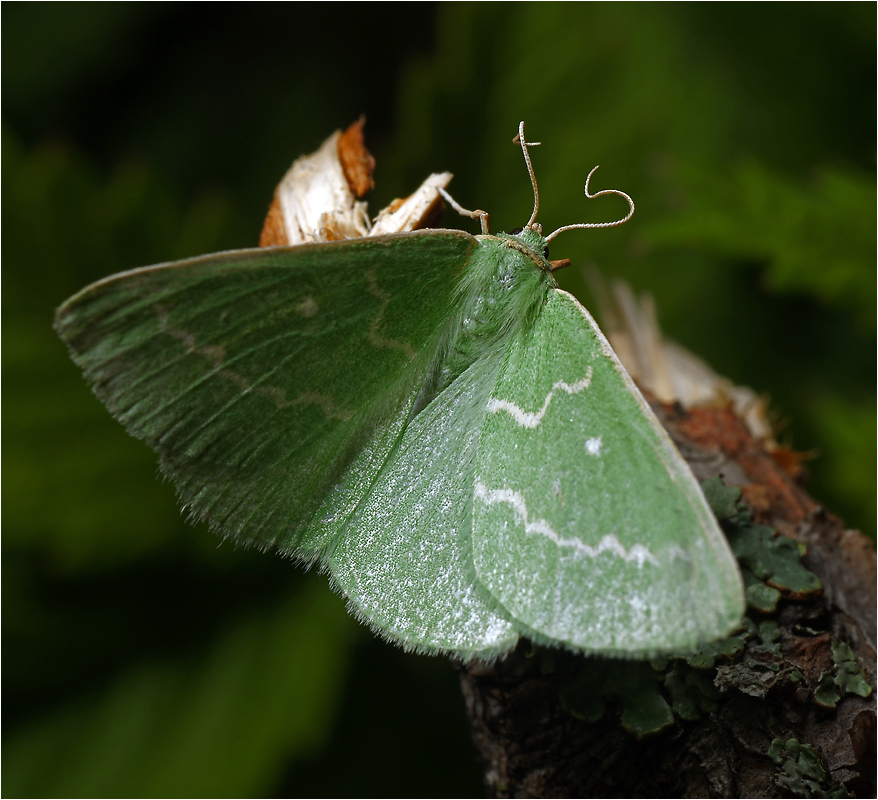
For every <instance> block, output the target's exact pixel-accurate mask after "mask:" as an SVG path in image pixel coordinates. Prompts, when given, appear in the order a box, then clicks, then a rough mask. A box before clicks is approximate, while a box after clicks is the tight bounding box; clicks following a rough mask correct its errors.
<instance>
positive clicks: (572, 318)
mask: <svg viewBox="0 0 878 800" xmlns="http://www.w3.org/2000/svg"><path fill="white" fill-rule="evenodd" d="M516 141H519V142H520V144H521V146H522V150H523V152H524V156H525V160H526V163H527V166H528V170H529V172H530V173H531V179H532V181H533V184H534V194H535V197H538V195H537V192H536V182H535V180H534V179H533V170H532V167H531V163H530V157H529V155H528V150H527V145H528V143H526V142H525V141H524V135H523V126H522V127H521V128H520V130H519V137H516ZM439 191H442V190H441V189H440V190H439ZM443 193H444V192H443ZM585 193H586V196H587V197H595V196H597V195H599V194H602V193H603V192H598V193H596V194H593V195H590V194H589V192H588V181H586V189H585ZM616 193H617V194H622V193H621V192H616ZM623 196H624V197H626V199H628V201H629V203H630V204H631V212H633V210H634V207H633V203H631V201H630V198H627V195H623ZM449 199H450V198H449ZM451 202H452V204H453V205H454V207H455V208H457V209H458V210H459V211H461V212H463V213H467V214H470V215H472V216H474V217H476V218H479V219H480V220H481V222H482V233H481V235H478V236H473V235H470V234H469V233H466V232H463V231H459V230H438V229H437V230H422V231H414V232H407V233H397V234H391V235H386V236H368V237H366V238H358V239H347V240H342V241H330V242H322V243H313V244H299V245H295V246H292V247H289V246H288V247H268V248H259V249H251V250H237V251H232V252H225V253H217V254H213V255H208V256H203V257H200V258H193V259H188V260H185V261H179V262H175V263H169V264H160V265H158V266H153V267H146V268H143V269H136V270H132V271H129V272H123V273H121V274H119V275H114V276H112V277H109V278H106V279H104V280H101V281H98V282H97V283H95V284H93V285H91V286H89V287H87V288H86V289H83V290H82V291H81V292H79V293H78V294H76V295H75V296H73V297H72V298H70V299H69V300H68V301H67V302H65V303H64V304H63V305H62V306H61V307H60V308H59V309H58V311H57V314H56V319H55V328H56V330H57V331H58V333H59V335H60V336H61V338H62V339H63V340H64V341H65V342H66V343H67V345H68V347H69V349H70V352H71V355H72V357H73V360H74V361H75V362H76V363H77V364H78V365H79V366H80V367H81V368H82V370H83V372H84V373H85V377H86V379H87V381H88V383H89V384H90V385H91V387H92V388H93V390H94V392H95V394H96V395H97V396H98V397H99V398H100V400H101V401H102V402H103V403H104V404H105V405H106V406H107V408H108V409H109V410H110V412H111V413H112V414H113V416H115V417H116V418H117V419H118V420H119V421H120V422H122V424H123V425H124V426H125V427H126V429H127V430H128V432H129V433H130V434H131V435H133V436H135V437H137V438H139V439H143V440H144V441H146V442H147V444H148V445H149V446H150V447H151V448H152V449H153V450H155V451H156V452H157V453H158V455H159V459H160V465H161V469H162V471H163V473H164V474H165V475H167V476H168V477H170V478H171V480H172V481H173V482H174V484H175V486H176V489H177V492H178V494H179V497H180V500H181V502H182V505H183V508H184V509H185V510H186V511H187V512H189V514H190V515H191V516H192V517H194V518H196V519H200V520H205V521H206V522H207V523H208V524H209V525H210V526H211V527H212V528H213V529H214V530H215V531H217V532H218V533H220V534H221V535H223V536H225V537H228V538H230V539H233V540H234V541H236V542H238V543H242V544H248V545H251V544H252V545H256V546H258V547H260V548H262V549H265V550H269V549H275V550H277V551H279V552H280V553H282V554H285V555H288V556H291V557H293V558H294V559H296V560H297V561H299V562H300V563H302V564H304V565H318V566H319V567H320V568H321V569H322V570H324V571H325V572H327V573H328V575H329V578H330V581H331V583H332V585H333V586H334V587H335V589H336V590H337V591H339V592H340V593H341V594H343V595H344V597H345V598H346V599H347V602H348V606H349V609H350V611H351V612H352V613H353V614H354V615H355V616H356V617H357V618H358V619H360V620H362V621H364V622H366V623H368V624H369V625H370V626H371V627H372V629H373V630H375V631H377V632H378V633H379V634H380V635H382V636H384V637H385V638H387V639H389V640H391V641H393V642H396V643H398V644H400V645H402V646H403V647H405V648H407V649H412V650H417V651H419V652H426V653H447V654H451V655H454V656H457V657H459V658H461V659H464V660H471V659H492V658H495V657H497V656H500V655H502V654H504V653H506V652H508V651H509V650H511V649H512V648H513V647H514V646H515V645H516V643H517V641H518V639H519V637H521V636H526V637H528V638H529V639H531V640H533V641H535V642H537V643H542V644H549V645H555V646H563V647H566V648H569V649H571V650H574V651H581V652H584V653H602V654H607V655H616V656H646V655H650V654H655V653H660V652H670V651H676V650H681V649H687V648H694V647H696V646H697V645H698V644H700V643H702V642H705V641H709V640H712V639H716V638H719V637H721V636H724V635H726V634H727V633H728V632H730V631H731V630H732V629H734V627H735V626H736V625H737V624H738V622H739V620H740V618H741V616H742V614H743V610H744V601H743V589H742V582H741V578H740V575H739V573H738V570H737V566H736V563H735V560H734V558H733V556H732V554H731V552H730V550H729V547H728V545H727V543H726V541H725V538H724V537H723V535H722V533H721V531H720V529H719V528H718V526H717V523H716V521H715V519H714V517H713V515H712V513H711V511H710V509H709V507H708V505H707V503H706V501H705V499H704V497H703V496H702V493H701V491H700V489H699V486H698V484H697V482H696V481H695V479H694V477H693V475H692V473H691V471H690V470H689V468H688V466H687V465H686V463H685V462H684V460H683V459H682V457H681V456H680V454H679V453H678V452H677V450H676V449H675V448H674V446H673V444H672V443H671V441H670V439H669V438H668V436H667V435H666V433H665V432H664V430H663V429H662V427H661V426H660V424H659V423H658V421H657V420H656V418H655V417H654V416H653V414H652V412H651V411H650V409H649V407H648V405H647V404H646V402H645V401H644V399H643V397H642V396H641V394H640V393H639V392H638V390H637V388H636V387H635V386H634V383H633V382H632V380H631V379H630V377H629V376H628V374H627V372H626V371H625V369H624V368H623V367H622V365H621V364H620V362H619V360H618V358H617V357H616V355H615V354H614V353H613V351H612V349H611V348H610V345H609V344H608V342H607V340H606V339H605V338H604V336H603V334H602V333H601V331H600V330H599V329H598V327H597V325H596V324H595V322H594V320H593V319H592V318H591V316H590V315H589V313H588V312H587V311H586V310H585V309H584V308H583V307H582V306H581V305H580V304H579V303H578V302H577V301H576V300H575V299H574V298H573V297H572V296H571V295H569V294H568V293H566V292H564V291H561V290H560V289H558V288H557V285H556V282H555V279H554V277H553V275H552V264H551V263H550V262H549V261H548V260H547V259H546V256H545V253H546V250H547V243H548V240H550V239H552V238H553V237H554V236H556V235H557V234H558V233H560V232H561V231H562V230H567V228H568V227H601V226H602V225H606V224H618V223H600V224H591V225H587V224H583V225H578V226H567V227H565V228H561V229H559V230H558V231H555V232H554V233H553V234H551V235H549V236H547V237H544V236H543V235H542V233H541V228H540V226H539V225H538V224H537V223H536V222H535V219H536V214H537V208H536V206H537V203H536V202H535V208H534V212H533V215H532V216H531V219H530V221H529V222H528V223H527V225H526V226H525V227H524V228H523V229H522V230H521V232H519V233H514V234H506V233H497V234H491V233H489V232H488V225H487V220H488V217H487V214H484V213H483V212H465V211H464V210H463V209H461V208H460V207H459V206H458V205H457V204H456V203H454V202H453V201H451ZM628 217H630V213H629V215H628ZM628 217H626V218H625V219H627V218H628ZM622 221H624V220H620V221H619V222H622Z"/></svg>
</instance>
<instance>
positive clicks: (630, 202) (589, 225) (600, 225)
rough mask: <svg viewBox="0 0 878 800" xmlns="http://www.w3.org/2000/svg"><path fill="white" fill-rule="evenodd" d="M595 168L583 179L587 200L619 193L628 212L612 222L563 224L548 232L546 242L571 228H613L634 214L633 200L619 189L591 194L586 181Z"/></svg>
mask: <svg viewBox="0 0 878 800" xmlns="http://www.w3.org/2000/svg"><path fill="white" fill-rule="evenodd" d="M598 166H600V165H598ZM597 168H598V167H597V166H595V167H593V168H592V170H591V172H589V173H588V177H586V179H585V196H586V197H587V198H588V199H589V200H591V199H593V198H595V197H600V196H601V195H603V194H617V195H619V197H624V198H625V199H626V200H627V201H628V213H627V214H626V215H625V216H624V217H622V219H617V220H615V221H614V222H580V223H578V224H576V225H564V226H563V227H562V228H558V230H556V231H552V233H550V234H549V235H548V236H547V237H546V241H547V242H550V241H551V240H552V239H554V238H555V237H556V236H557V235H558V234H559V233H561V232H562V231H569V230H572V229H573V228H613V227H615V226H616V225H622V224H624V223H626V222H628V220H629V219H631V217H632V216H633V214H634V201H633V200H632V199H631V198H630V197H629V196H628V195H627V194H625V192H622V191H620V190H619V189H601V190H600V191H599V192H595V193H594V194H592V193H591V192H589V191H588V182H589V181H590V180H591V176H592V175H594V173H595V170H596V169H597Z"/></svg>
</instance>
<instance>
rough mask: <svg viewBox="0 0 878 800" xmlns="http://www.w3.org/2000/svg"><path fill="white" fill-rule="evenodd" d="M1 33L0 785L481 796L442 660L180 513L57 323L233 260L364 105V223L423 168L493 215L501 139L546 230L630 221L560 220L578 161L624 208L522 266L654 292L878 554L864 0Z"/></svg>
mask: <svg viewBox="0 0 878 800" xmlns="http://www.w3.org/2000/svg"><path fill="white" fill-rule="evenodd" d="M3 23H4V25H3V27H2V44H3V49H2V59H3V67H4V69H3V114H2V121H3V140H2V143H3V156H4V159H3V176H2V180H3V184H2V189H3V197H2V209H3V234H4V236H3V241H2V255H3V289H4V291H3V294H2V304H3V305H2V308H3V318H2V326H3V327H2V333H3V412H4V413H3V436H4V451H3V472H2V490H3V501H4V512H5V513H4V519H3V521H4V523H5V524H4V529H3V533H4V536H3V548H4V560H3V578H4V580H3V599H4V601H5V602H4V605H3V623H4V625H3V644H4V645H5V648H4V661H3V667H4V670H3V681H4V690H5V693H4V700H5V707H4V712H5V713H4V719H3V735H4V756H3V766H4V770H3V787H2V788H3V791H4V793H5V794H7V795H10V796H12V795H15V796H37V795H41V796H89V797H92V796H108V795H118V796H149V795H173V796H200V795H214V796H215V795H272V794H277V795H285V796H297V795H311V796H341V795H348V796H350V795H353V796H357V795H359V796H370V795H380V796H405V797H409V796H412V795H413V794H414V795H416V796H421V795H423V796H431V795H436V796H439V795H441V796H466V795H475V794H479V793H481V789H480V785H479V773H480V768H479V764H478V761H477V758H476V755H475V753H474V751H473V750H472V748H471V746H470V744H469V742H468V733H467V725H466V721H465V716H464V710H463V703H462V699H461V698H460V695H459V691H458V690H457V686H456V677H455V674H454V671H453V669H452V668H451V667H450V666H449V665H448V663H447V662H446V661H445V660H444V659H428V658H422V657H415V656H410V655H406V654H404V653H402V652H400V651H399V650H396V649H395V648H392V647H390V646H386V645H383V644H382V643H380V642H377V641H375V640H373V639H372V638H371V637H370V635H369V634H368V633H367V632H365V631H364V630H362V629H361V628H359V627H358V626H357V625H356V624H355V623H353V622H352V621H351V620H350V619H349V618H348V617H347V616H346V614H345V612H344V609H343V603H342V601H341V600H340V599H339V598H338V597H336V596H335V595H333V594H332V593H331V592H330V591H329V589H328V588H327V587H326V582H325V580H324V579H323V578H322V577H320V576H314V575H303V574H302V573H301V571H300V570H297V569H296V568H294V567H293V566H292V565H290V564H288V563H286V562H284V561H282V560H281V559H278V558H276V557H269V556H263V555H261V554H259V553H255V552H251V551H241V550H238V551H236V550H234V549H233V548H230V547H217V545H218V541H217V540H215V539H214V538H213V537H212V536H211V535H210V534H209V533H208V532H207V531H206V530H205V529H203V528H201V527H199V528H196V529H192V528H190V527H188V526H187V525H185V524H184V522H183V521H182V520H181V518H180V515H179V513H178V511H177V510H176V507H175V504H174V498H173V491H172V489H171V487H170V486H168V485H164V484H162V483H161V482H160V481H158V480H156V468H155V462H154V459H153V457H152V455H151V454H150V453H149V451H148V450H147V449H146V448H145V447H144V446H143V445H142V444H140V443H138V442H135V441H133V440H130V439H128V437H127V436H126V435H125V433H124V431H123V430H122V429H121V427H120V426H118V425H117V424H116V423H115V422H113V421H112V420H111V419H110V418H109V416H108V415H107V414H106V412H104V410H103V409H102V408H101V406H100V405H99V404H98V403H97V402H96V401H95V400H94V399H93V398H92V397H91V396H90V394H89V392H88V391H87V389H86V388H85V385H84V383H83V382H82V380H81V378H80V376H79V375H78V373H77V371H76V369H75V368H74V367H73V365H72V364H71V363H70V362H69V360H68V359H67V356H66V353H65V352H64V348H63V346H62V345H61V343H60V342H59V341H58V340H57V339H56V337H55V336H54V334H53V332H52V330H51V319H52V313H53V309H54V307H55V306H56V305H57V304H58V303H60V302H61V301H62V300H63V299H64V298H65V297H67V296H68V295H70V294H71V293H73V292H74V291H76V290H77V289H79V288H81V287H82V286H84V285H85V284H86V283H88V282H90V281H92V280H95V279H98V278H101V277H103V276H105V275H108V274H110V273H112V272H115V271H118V270H121V269H126V268H130V267H135V266H141V265H144V264H149V263H156V262H160V261H168V260H173V259H177V258H181V257H184V256H190V255H197V254H200V253H205V252H211V251H215V250H219V249H224V248H231V247H240V246H246V245H249V244H252V243H255V241H256V239H257V236H258V231H259V228H260V225H261V219H262V216H263V215H264V211H265V208H266V206H267V203H268V201H269V199H270V197H271V193H272V190H273V187H274V185H275V183H276V182H277V181H278V179H279V178H280V176H281V175H282V174H283V172H284V170H285V169H286V168H287V166H288V165H289V163H290V162H291V161H292V160H293V158H295V157H296V156H298V155H299V154H300V153H303V152H309V151H311V150H313V149H314V148H315V147H316V146H317V145H319V144H320V142H321V141H322V140H323V139H324V138H325V137H326V136H327V135H328V134H329V133H331V132H332V131H333V130H334V129H336V128H338V127H342V126H344V125H347V124H348V123H349V122H351V121H352V120H353V119H355V118H356V117H357V116H358V115H359V114H360V113H366V114H367V117H368V125H367V129H366V132H367V142H368V143H369V145H370V147H371V149H372V150H373V152H374V153H375V155H376V157H377V159H378V169H377V171H376V191H375V197H374V199H373V206H372V208H373V211H374V210H377V208H379V207H380V206H381V205H383V204H385V203H386V202H388V201H389V200H390V199H391V198H393V197H395V196H400V195H404V194H407V193H408V192H409V191H411V190H412V188H413V187H414V186H416V185H417V183H418V182H419V181H420V180H421V179H422V178H423V177H425V175H426V174H427V173H429V172H430V171H438V170H443V169H450V170H452V171H453V172H455V174H456V178H455V181H454V184H453V185H452V189H453V192H454V194H455V196H456V198H457V199H458V201H459V202H461V203H462V204H463V205H465V206H469V207H476V206H478V207H482V208H487V209H488V210H489V211H490V212H491V221H492V225H493V227H494V228H495V229H509V228H511V227H514V226H516V225H521V224H523V222H524V221H525V220H526V218H527V215H528V214H529V213H530V203H531V199H530V188H529V186H528V182H527V180H526V176H525V174H524V171H523V168H522V165H521V163H520V160H521V156H520V152H519V151H518V150H517V148H515V147H513V146H512V145H511V139H512V136H513V134H514V132H515V128H516V126H517V124H518V122H519V120H521V119H524V120H526V122H527V125H528V138H529V139H531V140H537V141H542V142H543V145H542V146H541V147H539V148H536V149H535V150H534V153H533V156H534V162H535V167H536V170H537V176H538V179H539V182H540V190H541V200H542V207H541V213H540V219H541V221H542V222H543V224H544V226H545V227H546V229H547V230H552V229H554V228H555V227H558V226H560V225H563V224H568V223H570V222H579V221H598V220H601V219H611V218H615V216H616V215H617V214H619V213H623V212H624V208H619V207H618V206H619V203H620V202H621V201H617V200H614V199H612V198H608V199H604V198H602V199H600V200H596V201H594V202H587V201H585V200H584V198H583V197H582V183H583V180H584V178H585V175H586V174H587V172H588V170H589V169H590V168H591V167H592V166H594V164H595V163H600V164H602V165H603V166H602V168H601V170H600V171H599V172H598V173H597V174H596V175H595V177H594V179H593V184H592V189H593V190H595V189H600V188H606V187H616V188H620V189H623V190H625V191H627V192H628V193H629V194H631V195H632V196H633V197H634V199H635V201H636V203H637V209H638V210H637V214H636V215H635V217H634V219H633V220H632V222H631V223H629V224H628V225H626V226H624V227H623V228H621V229H613V230H608V231H581V232H570V233H566V234H564V235H563V236H562V237H559V239H558V240H556V241H555V242H553V247H552V251H553V253H552V256H553V257H554V258H560V257H569V258H571V259H572V260H573V262H574V264H580V265H586V264H596V265H597V266H598V267H599V268H600V269H601V270H602V272H603V273H604V274H607V275H613V276H619V277H624V278H625V279H627V280H628V281H629V282H630V283H631V284H632V285H633V286H634V287H635V288H636V289H637V290H638V291H650V292H651V293H652V294H654V295H655V297H656V299H657V302H658V307H659V309H660V313H661V321H662V325H663V327H664V329H665V330H666V332H667V333H668V334H669V335H670V336H672V337H673V338H676V339H677V340H679V341H680V342H682V343H683V344H684V345H686V346H688V347H689V348H690V349H692V350H694V351H695V352H696V353H698V354H699V355H700V356H702V357H703V358H705V359H707V360H708V361H709V362H710V363H711V364H712V365H713V366H714V368H715V369H717V371H719V372H720V373H722V374H725V375H727V376H729V377H731V378H732V379H733V380H735V381H737V382H739V383H745V384H747V385H750V386H752V387H754V388H755V389H757V390H758V391H761V392H765V393H767V394H769V395H770V396H771V398H772V403H773V408H774V410H775V413H776V414H777V420H778V422H779V423H782V424H783V426H784V427H783V430H782V431H781V432H780V434H779V436H780V437H781V438H782V439H783V440H784V441H786V442H787V443H790V444H792V445H793V446H794V447H796V448H797V449H799V450H809V451H810V450H814V451H816V452H817V454H818V457H817V458H816V459H815V460H814V461H812V462H810V465H809V466H810V470H811V473H812V485H811V490H812V492H813V494H814V495H815V497H816V498H817V499H819V500H820V501H822V502H823V503H824V504H825V505H826V506H827V507H828V508H830V509H831V510H833V511H835V512H837V513H840V514H841V515H842V516H844V517H845V519H846V521H847V523H848V524H849V525H851V526H853V527H860V528H862V529H864V530H866V531H867V532H869V533H870V534H872V535H874V529H875V485H876V476H875V439H876V423H875V366H874V365H875V358H874V356H875V352H874V344H875V324H876V320H875V305H874V304H873V299H874V297H875V218H876V200H875V162H874V147H875V116H876V115H875V96H876V91H875V39H874V29H875V7H874V6H873V5H871V4H863V3H858V4H845V3H839V4H823V3H812V4H796V3H785V4H771V3H766V4H747V5H746V6H744V5H730V4H661V5H652V4H594V3H588V4H572V3H570V4H555V3H540V4H536V3H521V4H495V3H490V4H470V3H456V4H448V5H444V4H440V5H434V4H413V5H402V4H394V5H387V6H381V5H380V4H379V5H376V4H358V5H356V6H352V5H347V4H345V5H337V6H333V7H331V12H330V7H329V6H325V5H322V4H310V5H304V4H295V5H292V4H289V5H288V4H273V5H271V6H257V5H246V6H245V5H236V4H230V5H224V6H219V7H214V6H206V5H205V4H193V5H186V4H174V5H170V4H159V5H153V4H126V5H116V4H96V5H84V4H77V3H70V4H42V3H32V4H7V5H4V7H3ZM449 224H452V225H455V226H461V222H460V220H459V219H452V218H451V217H449ZM467 224H469V223H467V222H466V221H464V223H463V226H466V225H467ZM472 229H473V230H475V228H472ZM568 272H569V273H571V274H570V275H568V276H567V277H566V278H565V280H566V281H567V283H566V288H569V289H571V290H572V291H574V292H576V293H577V294H578V295H580V296H581V297H582V298H583V299H584V300H585V301H586V302H587V303H588V302H589V300H590V298H589V296H588V294H587V293H586V291H585V288H584V286H583V285H582V284H581V282H580V277H579V275H578V274H577V271H576V269H575V268H574V269H572V270H568Z"/></svg>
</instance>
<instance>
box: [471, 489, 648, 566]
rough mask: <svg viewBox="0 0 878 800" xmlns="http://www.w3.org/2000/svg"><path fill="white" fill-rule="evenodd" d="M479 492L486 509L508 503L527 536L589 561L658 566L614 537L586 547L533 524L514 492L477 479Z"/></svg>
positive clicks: (543, 524) (644, 553)
mask: <svg viewBox="0 0 878 800" xmlns="http://www.w3.org/2000/svg"><path fill="white" fill-rule="evenodd" d="M475 492H476V497H478V498H479V500H481V501H482V502H484V503H485V504H486V505H489V506H491V505H495V504H497V503H506V505H508V506H509V507H510V508H511V509H512V510H513V511H514V512H515V516H516V517H518V520H519V522H520V523H521V524H522V525H524V532H525V533H526V534H528V535H530V536H533V535H534V534H538V535H540V536H545V537H546V538H547V539H550V540H551V541H553V542H554V543H555V544H556V545H558V547H572V548H573V549H574V550H576V551H577V552H578V553H582V554H583V555H585V556H587V557H588V558H597V556H599V555H600V554H601V553H606V552H610V553H613V555H616V556H618V557H619V558H622V559H624V560H625V561H634V562H635V563H636V564H637V566H638V567H643V565H644V564H645V563H646V562H647V561H648V562H649V563H650V564H652V565H653V566H658V560H657V559H656V557H655V556H654V555H653V554H652V553H650V552H649V550H648V549H647V548H646V547H644V546H643V545H642V544H635V545H634V546H633V547H632V548H631V549H630V550H626V549H625V546H624V545H623V544H622V543H621V542H620V541H619V540H618V539H617V538H616V536H615V535H614V534H612V533H608V534H607V535H606V536H604V538H603V539H601V540H600V541H599V542H598V543H597V545H596V546H595V547H592V546H591V545H588V544H586V543H585V542H583V541H582V540H581V539H579V538H577V537H575V536H574V537H572V538H570V539H565V538H563V537H562V536H560V535H558V534H557V533H555V531H553V530H552V527H551V526H550V525H549V523H548V522H546V521H545V520H544V519H534V520H529V519H528V517H527V504H526V503H525V501H524V497H523V496H522V495H521V494H519V493H518V492H515V491H513V490H512V489H488V487H487V486H485V484H483V483H482V482H481V481H480V480H478V479H476V485H475Z"/></svg>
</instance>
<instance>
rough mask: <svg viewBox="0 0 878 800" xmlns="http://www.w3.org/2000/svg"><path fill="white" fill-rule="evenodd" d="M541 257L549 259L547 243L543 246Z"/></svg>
mask: <svg viewBox="0 0 878 800" xmlns="http://www.w3.org/2000/svg"><path fill="white" fill-rule="evenodd" d="M543 258H545V259H546V261H548V260H549V245H546V246H545V247H544V248H543Z"/></svg>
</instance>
